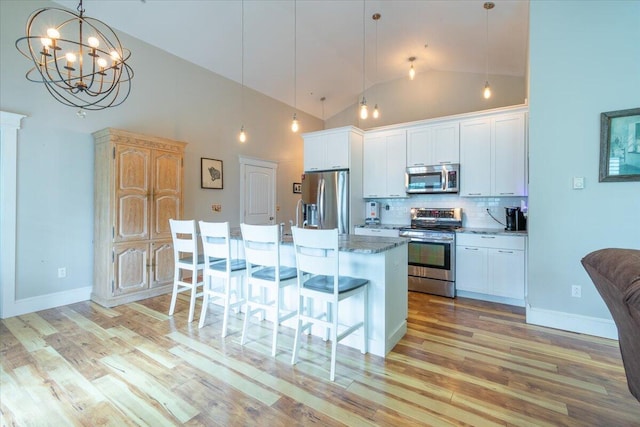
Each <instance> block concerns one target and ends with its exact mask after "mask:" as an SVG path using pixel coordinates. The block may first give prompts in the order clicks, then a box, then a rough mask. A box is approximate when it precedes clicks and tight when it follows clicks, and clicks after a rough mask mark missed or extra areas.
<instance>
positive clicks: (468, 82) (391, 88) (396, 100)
mask: <svg viewBox="0 0 640 427" xmlns="http://www.w3.org/2000/svg"><path fill="white" fill-rule="evenodd" d="M489 81H490V82H491V88H492V90H493V95H492V96H491V98H489V99H484V98H483V97H482V91H483V89H484V83H485V75H484V74H472V73H456V72H442V71H427V72H421V73H417V74H416V77H415V79H414V80H410V79H409V77H403V78H401V79H397V80H393V81H390V82H385V83H380V84H378V85H375V86H374V87H372V88H370V89H367V91H366V98H367V105H368V106H369V109H370V112H372V111H373V107H374V105H375V104H378V108H379V109H380V117H379V118H378V119H373V118H372V117H371V115H369V118H368V119H366V120H360V118H359V117H358V103H359V101H360V100H356V99H354V100H353V105H351V106H349V107H348V108H346V109H345V110H343V111H342V112H340V113H338V114H336V115H334V116H332V117H330V118H329V119H327V120H326V123H325V125H326V127H327V128H334V127H340V126H347V125H353V126H357V127H359V128H360V129H363V130H366V129H371V128H374V127H378V126H386V125H390V124H395V123H405V122H412V121H415V120H423V119H431V118H434V117H443V116H451V115H455V114H463V113H470V112H473V111H482V110H488V109H492V108H498V107H507V106H510V105H520V104H525V103H526V86H525V78H524V77H513V76H501V75H489Z"/></svg>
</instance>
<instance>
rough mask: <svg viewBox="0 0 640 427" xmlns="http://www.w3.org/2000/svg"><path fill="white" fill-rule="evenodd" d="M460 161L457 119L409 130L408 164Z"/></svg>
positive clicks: (439, 163)
mask: <svg viewBox="0 0 640 427" xmlns="http://www.w3.org/2000/svg"><path fill="white" fill-rule="evenodd" d="M459 162H460V127H459V123H458V122H457V121H456V122H449V123H442V124H436V125H424V126H416V127H413V128H410V129H408V130H407V166H430V165H441V164H447V163H459Z"/></svg>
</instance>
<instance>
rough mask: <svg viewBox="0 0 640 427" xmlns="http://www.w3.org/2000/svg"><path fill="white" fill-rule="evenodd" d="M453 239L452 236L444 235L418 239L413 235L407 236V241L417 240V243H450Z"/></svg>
mask: <svg viewBox="0 0 640 427" xmlns="http://www.w3.org/2000/svg"><path fill="white" fill-rule="evenodd" d="M401 237H402V236H401ZM453 241H454V239H453V238H446V237H445V238H442V239H420V238H415V237H410V238H409V242H419V243H451V242H453Z"/></svg>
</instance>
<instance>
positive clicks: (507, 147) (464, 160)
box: [460, 112, 527, 197]
mask: <svg viewBox="0 0 640 427" xmlns="http://www.w3.org/2000/svg"><path fill="white" fill-rule="evenodd" d="M525 132H526V129H525V113H524V112H517V113H507V114H505V113H502V114H496V115H493V116H487V117H483V118H479V119H470V120H465V121H462V122H461V123H460V170H461V172H460V174H461V178H460V182H461V191H460V195H461V196H467V197H474V196H482V197H486V196H499V197H505V196H526V195H527V179H526V178H527V177H526V174H527V170H526V138H525Z"/></svg>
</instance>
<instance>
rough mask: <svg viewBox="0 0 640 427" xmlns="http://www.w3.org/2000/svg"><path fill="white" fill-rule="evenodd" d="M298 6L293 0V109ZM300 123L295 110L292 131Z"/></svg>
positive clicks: (295, 94) (296, 100)
mask: <svg viewBox="0 0 640 427" xmlns="http://www.w3.org/2000/svg"><path fill="white" fill-rule="evenodd" d="M297 11H298V6H297V4H296V0H293V109H294V110H296V109H297V107H296V106H297V102H298V99H297V92H296V91H297V78H298V75H297V68H296V65H297V64H296V59H297V58H296V53H297V39H296V37H297V32H298V19H297ZM299 129H300V124H299V123H298V118H297V117H296V112H295V111H294V112H293V120H292V121H291V132H298V130H299Z"/></svg>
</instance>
